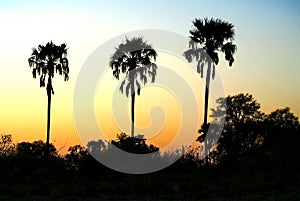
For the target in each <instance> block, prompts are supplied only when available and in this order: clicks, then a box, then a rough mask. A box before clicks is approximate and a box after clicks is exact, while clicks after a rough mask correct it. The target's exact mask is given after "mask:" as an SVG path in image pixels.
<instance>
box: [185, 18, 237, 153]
mask: <svg viewBox="0 0 300 201" xmlns="http://www.w3.org/2000/svg"><path fill="white" fill-rule="evenodd" d="M192 23H193V25H194V28H193V29H192V30H190V34H191V36H190V42H189V47H190V49H189V50H187V51H185V52H184V56H185V57H186V59H187V60H188V61H189V62H191V61H192V59H193V58H195V59H196V60H197V71H198V73H200V74H201V77H202V78H203V70H204V64H207V71H206V82H205V85H206V86H205V99H204V123H203V125H202V129H201V130H202V131H203V130H204V131H205V132H204V134H205V135H206V132H207V130H208V122H207V116H208V98H209V85H210V80H211V78H212V79H214V77H215V65H218V63H219V56H218V52H223V53H224V54H225V59H226V60H227V61H228V62H229V66H232V63H233V62H234V58H233V54H234V53H235V52H236V45H235V44H233V41H234V35H235V34H234V29H233V28H234V26H233V25H232V24H231V23H228V22H225V21H223V20H221V19H214V18H211V19H208V18H204V19H195V20H194V21H193V22H192ZM202 139H204V138H202ZM207 153H208V150H206V148H205V155H207Z"/></svg>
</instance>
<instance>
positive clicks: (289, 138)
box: [263, 107, 300, 166]
mask: <svg viewBox="0 0 300 201" xmlns="http://www.w3.org/2000/svg"><path fill="white" fill-rule="evenodd" d="M264 128H265V133H264V141H263V148H264V149H263V150H264V151H265V152H266V153H267V157H268V158H269V159H272V160H273V161H275V162H276V165H284V164H285V165H287V164H289V165H287V166H290V165H291V164H293V163H294V162H293V161H297V159H298V158H299V157H300V154H299V149H300V124H299V120H298V117H296V116H295V115H294V114H293V113H292V112H291V111H290V108H288V107H287V108H283V109H277V110H275V111H273V112H271V113H270V114H268V115H266V116H265V119H264Z"/></svg>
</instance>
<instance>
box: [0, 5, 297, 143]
mask: <svg viewBox="0 0 300 201" xmlns="http://www.w3.org/2000/svg"><path fill="white" fill-rule="evenodd" d="M299 10H300V2H299V1H270V0H269V1H258V0H257V1H247V2H246V1H212V0H207V1H200V0H194V1H170V0H166V1H153V0H152V1H103V2H101V1H75V0H72V1H33V0H32V1H29V0H28V1H1V2H0V67H1V73H0V92H1V99H0V111H1V113H0V133H10V134H13V138H14V140H15V142H20V141H24V140H26V141H33V140H38V139H43V140H44V139H45V131H46V112H47V96H46V90H45V88H39V82H38V80H35V79H33V78H32V74H31V70H30V68H29V66H28V62H27V59H28V57H29V56H30V54H31V48H32V47H36V46H37V45H38V44H45V43H46V42H48V41H49V40H53V41H54V43H57V44H60V43H67V44H68V47H69V56H68V58H69V61H70V71H71V72H70V80H69V81H68V82H66V83H64V81H63V78H62V77H59V76H56V77H55V80H54V90H55V95H54V97H53V104H52V119H51V123H52V126H51V142H54V143H55V145H56V146H57V147H58V148H60V147H63V146H64V145H65V146H66V147H68V146H70V145H73V144H76V143H80V140H79V138H78V136H77V132H76V128H75V125H74V121H73V111H72V101H73V91H74V86H75V81H76V78H77V75H78V73H79V71H80V68H81V67H82V65H83V64H84V62H85V60H86V59H87V58H88V56H89V55H90V54H91V53H92V52H93V51H94V50H95V49H96V48H97V47H98V46H100V45H101V44H102V43H104V42H105V41H107V40H109V39H111V38H113V37H115V36H117V35H120V34H123V33H126V32H129V31H135V30H139V29H163V30H168V31H172V32H175V33H178V34H181V35H183V36H188V35H189V30H190V28H191V27H192V26H191V25H192V23H191V21H192V20H193V19H195V18H202V17H214V18H221V19H223V20H226V21H229V22H231V23H233V24H234V25H235V31H236V40H235V43H236V44H237V47H238V52H237V53H236V55H235V60H236V61H235V63H234V65H233V67H231V68H228V67H227V63H225V61H224V60H223V59H221V61H220V64H219V65H218V69H219V73H220V76H221V78H222V81H223V84H224V88H225V92H226V94H228V95H229V94H230V95H234V94H237V93H240V92H245V93H246V92H248V93H251V94H253V95H254V97H255V98H256V99H257V100H258V102H259V103H261V108H262V111H264V112H266V113H269V112H271V111H273V110H275V109H276V108H282V107H286V106H289V107H291V110H292V112H293V113H295V114H296V115H297V116H300V104H299V103H300V93H299V86H300V79H299V77H300V65H299V55H298V54H299V52H300V46H299V45H300V37H299V35H300V13H299ZM150 42H151V41H150ZM220 57H223V55H221V56H220ZM195 87H199V88H200V90H202V89H203V87H201V86H195ZM157 93H162V94H164V92H157ZM145 94H147V92H145ZM150 94H151V93H150ZM166 94H167V93H166ZM199 94H201V95H202V91H199ZM145 96H146V97H147V95H145ZM197 96H198V95H197ZM166 97H168V95H166ZM96 98H97V95H96ZM139 98H141V99H140V100H141V101H142V98H145V97H139ZM171 99H172V98H171ZM200 99H202V96H201V97H200ZM137 101H138V100H137ZM163 101H164V100H162V102H161V104H162V105H163V104H164V103H163ZM171 101H172V100H171ZM173 101H174V100H173ZM200 101H202V100H200ZM175 102H176V101H175ZM99 107H100V106H99ZM138 107H139V106H138V103H137V108H138ZM148 107H151V104H150V105H149V106H148ZM96 108H97V107H96ZM174 108H175V109H174V110H177V109H176V107H174ZM200 109H201V108H200ZM137 110H138V109H137ZM97 114H98V116H99V115H100V116H101V111H100V112H99V110H98V111H97ZM139 115H140V116H139ZM142 116H143V115H141V114H137V118H139V121H141V122H140V125H141V126H143V125H144V124H145V125H146V124H147V122H148V121H150V120H149V117H148V116H147V117H145V119H144V120H141V118H142ZM99 118H100V119H101V117H99ZM176 118H177V116H176V115H174V117H173V119H168V120H167V121H171V122H173V123H172V124H173V125H174V124H175V123H174V122H176V121H177V120H178V119H176ZM145 122H146V123H145ZM117 130H118V128H116V127H114V128H113V129H112V132H113V131H117ZM164 139H165V138H164ZM161 143H162V144H164V143H165V142H163V140H161Z"/></svg>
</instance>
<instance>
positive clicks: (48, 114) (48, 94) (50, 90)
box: [45, 81, 52, 157]
mask: <svg viewBox="0 0 300 201" xmlns="http://www.w3.org/2000/svg"><path fill="white" fill-rule="evenodd" d="M50 82H51V81H50ZM51 96H52V85H51V84H49V81H48V85H47V97H48V109H47V138H46V150H45V157H48V156H49V144H50V143H49V141H50V114H51Z"/></svg>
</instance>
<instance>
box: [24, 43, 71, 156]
mask: <svg viewBox="0 0 300 201" xmlns="http://www.w3.org/2000/svg"><path fill="white" fill-rule="evenodd" d="M66 56H67V46H66V44H61V45H60V46H57V45H55V44H54V43H53V42H52V41H50V42H48V43H47V44H46V45H45V46H43V45H39V46H38V48H37V49H36V48H33V49H32V54H31V56H30V57H29V59H28V63H29V66H30V67H31V68H32V76H33V78H36V77H37V75H38V76H39V77H40V87H45V86H46V91H47V97H48V115H47V139H46V150H45V155H46V156H47V155H48V153H49V138H50V110H51V96H52V95H54V90H53V86H52V79H53V78H54V74H55V73H59V75H63V76H64V80H65V81H67V80H69V62H68V59H67V57H66ZM46 84H47V85H46Z"/></svg>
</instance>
